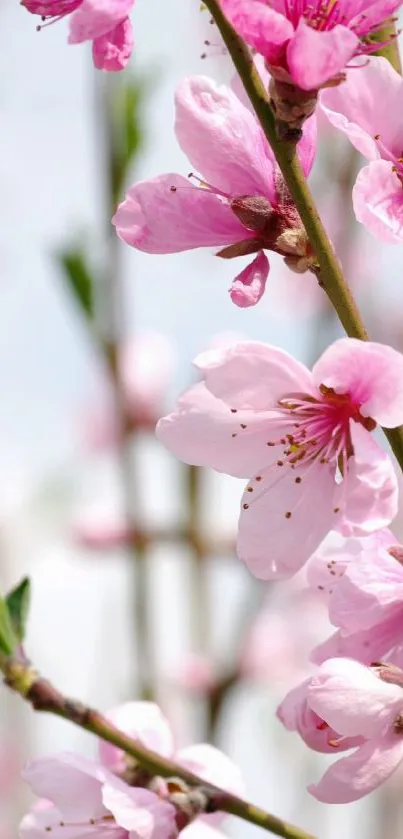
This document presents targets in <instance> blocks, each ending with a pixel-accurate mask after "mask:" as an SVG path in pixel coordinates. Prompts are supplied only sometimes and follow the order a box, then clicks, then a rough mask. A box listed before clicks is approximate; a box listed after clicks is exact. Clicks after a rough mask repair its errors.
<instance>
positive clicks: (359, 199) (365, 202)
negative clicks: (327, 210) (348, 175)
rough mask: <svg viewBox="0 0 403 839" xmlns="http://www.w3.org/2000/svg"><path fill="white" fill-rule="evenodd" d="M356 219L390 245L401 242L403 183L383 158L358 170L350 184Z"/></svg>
mask: <svg viewBox="0 0 403 839" xmlns="http://www.w3.org/2000/svg"><path fill="white" fill-rule="evenodd" d="M353 207H354V213H355V216H356V219H357V221H360V222H361V224H365V227H367V228H368V230H369V231H370V233H372V234H373V235H374V236H376V237H377V239H380V240H381V242H386V243H387V244H391V245H401V244H402V242H403V187H402V184H401V182H400V180H399V178H398V177H397V174H396V173H395V172H394V171H393V166H392V164H391V163H389V162H388V161H386V160H374V161H372V163H370V164H369V166H364V167H363V169H361V172H359V173H358V177H357V180H356V182H355V185H354V187H353Z"/></svg>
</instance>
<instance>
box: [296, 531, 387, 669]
mask: <svg viewBox="0 0 403 839" xmlns="http://www.w3.org/2000/svg"><path fill="white" fill-rule="evenodd" d="M381 533H382V535H383V544H381V543H380V541H378V543H374V541H373V540H371V539H363V540H352V539H350V540H348V541H349V542H350V543H351V542H354V541H357V542H358V544H359V546H360V550H359V552H358V553H357V554H356V555H355V556H354V559H353V561H351V562H350V563H349V564H348V565H347V566H346V567H345V569H344V573H342V574H341V575H340V576H339V575H337V577H336V584H333V586H332V589H331V596H330V598H329V617H330V620H331V622H332V623H333V624H334V626H337V627H338V631H337V632H336V633H335V634H334V635H333V636H332V637H331V638H329V639H328V640H327V641H325V642H324V643H322V644H320V645H319V646H318V647H316V649H315V650H314V651H313V653H312V659H313V660H314V661H315V662H316V663H320V662H322V661H324V660H326V658H329V657H333V656H351V657H352V658H356V659H357V660H358V661H361V662H362V663H364V664H370V663H371V662H372V661H377V660H380V659H385V658H386V657H387V658H388V660H393V661H394V662H400V661H402V654H403V645H402V631H401V627H402V618H403V568H402V565H401V560H402V559H403V547H402V546H398V545H396V540H395V539H394V537H393V535H392V534H391V533H390V531H386V532H385V531H381ZM331 563H332V560H331V561H330V563H329V565H331ZM331 567H332V568H333V567H334V566H331ZM330 573H331V571H330Z"/></svg>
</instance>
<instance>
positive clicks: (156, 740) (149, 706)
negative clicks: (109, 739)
mask: <svg viewBox="0 0 403 839" xmlns="http://www.w3.org/2000/svg"><path fill="white" fill-rule="evenodd" d="M107 717H108V719H110V721H111V722H112V723H113V724H114V725H115V726H116V727H117V728H119V729H120V730H121V731H124V732H125V734H129V735H130V736H131V737H135V738H137V739H138V740H139V741H140V742H141V743H143V744H144V745H145V746H146V747H147V748H149V749H152V750H153V751H156V752H158V753H159V754H162V755H163V756H164V757H169V758H172V759H173V760H175V761H176V763H179V764H180V765H181V766H184V767H186V768H187V769H189V770H190V771H191V772H194V773H195V774H196V775H199V776H200V777H202V778H203V779H204V780H205V781H208V782H210V783H211V784H215V785H216V786H219V787H222V788H223V789H225V790H228V792H233V793H234V794H235V795H242V794H243V792H244V784H243V781H242V777H241V773H240V770H239V769H238V767H237V766H235V764H234V763H233V762H232V760H230V759H229V758H228V757H227V756H226V755H224V754H223V753H222V752H221V751H219V749H216V748H215V747H214V746H210V745H208V744H207V743H198V744H195V745H192V746H187V747H185V748H182V749H179V750H176V749H175V748H174V742H173V736H172V732H171V729H170V726H169V724H168V721H167V720H166V719H165V717H164V716H163V714H162V713H161V711H160V709H159V708H158V706H157V705H155V704H154V703H153V702H127V703H126V704H124V705H120V706H119V707H118V708H115V709H114V710H112V711H110V712H109V713H108V714H107ZM99 756H100V760H101V762H102V763H103V764H104V765H105V766H106V767H107V768H108V769H109V770H111V771H112V772H119V773H122V772H124V769H125V755H124V753H123V752H122V751H121V750H120V749H117V748H115V747H114V746H111V745H110V744H109V743H105V742H104V741H100V744H99ZM220 818H221V816H220V814H217V813H214V814H211V815H205V816H203V819H207V821H212V822H217V820H220Z"/></svg>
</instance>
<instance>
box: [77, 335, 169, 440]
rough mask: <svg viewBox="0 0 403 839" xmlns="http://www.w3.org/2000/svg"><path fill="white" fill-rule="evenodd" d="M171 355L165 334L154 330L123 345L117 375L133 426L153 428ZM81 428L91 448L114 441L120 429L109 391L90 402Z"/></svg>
mask: <svg viewBox="0 0 403 839" xmlns="http://www.w3.org/2000/svg"><path fill="white" fill-rule="evenodd" d="M174 355H175V354H174V350H173V347H172V344H171V342H170V341H169V340H168V338H166V337H165V336H164V335H160V334H158V333H153V332H145V333H140V334H139V335H136V337H135V338H133V339H131V340H130V341H128V342H127V343H125V344H123V345H122V347H121V350H120V375H121V379H122V388H123V394H124V399H125V408H126V412H127V415H128V418H129V419H130V421H131V423H132V425H133V428H154V426H155V424H156V422H157V420H158V418H159V417H160V416H161V414H162V413H163V410H164V406H165V396H166V392H167V389H168V386H169V384H170V380H171V376H172V371H173V367H174ZM99 403H101V404H99ZM84 430H85V439H86V443H87V445H88V447H89V448H90V449H99V448H104V447H108V446H111V445H113V444H114V443H116V441H117V439H118V435H119V429H118V423H117V419H116V414H115V409H114V402H113V399H112V396H111V393H110V392H109V393H105V394H104V395H103V396H102V398H101V399H100V400H99V401H98V403H97V404H95V405H91V407H90V410H88V411H87V415H86V417H85V418H84Z"/></svg>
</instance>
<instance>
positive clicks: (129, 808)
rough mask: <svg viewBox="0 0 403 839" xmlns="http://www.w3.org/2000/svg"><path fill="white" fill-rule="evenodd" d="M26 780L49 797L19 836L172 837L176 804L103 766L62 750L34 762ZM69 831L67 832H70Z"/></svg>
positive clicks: (59, 838)
mask: <svg viewBox="0 0 403 839" xmlns="http://www.w3.org/2000/svg"><path fill="white" fill-rule="evenodd" d="M23 778H24V780H26V781H27V783H29V785H30V786H31V788H32V790H33V792H34V793H35V794H36V795H38V796H39V797H40V798H42V799H45V800H46V801H48V802H50V806H47V805H44V806H40V807H34V808H33V809H32V810H31V812H30V813H29V814H28V815H26V816H25V817H24V818H23V820H22V823H21V825H20V829H19V836H20V839H40V837H42V835H44V834H45V833H48V832H51V833H52V836H53V837H54V839H82V836H83V831H84V832H85V836H88V837H90V836H91V837H94V839H111V837H113V839H173V837H175V836H176V835H177V828H176V823H175V808H174V807H173V806H172V805H171V804H169V802H167V801H163V800H161V799H160V798H159V797H158V796H157V795H155V794H154V793H153V792H150V791H149V790H146V789H143V788H140V787H130V786H128V784H126V783H125V782H124V781H122V780H120V779H119V778H117V777H115V775H113V774H112V773H111V772H108V770H107V769H105V768H104V767H103V766H100V765H98V764H97V763H95V762H94V761H91V760H87V759H86V758H83V757H81V756H79V755H74V754H69V753H67V752H66V753H62V754H59V755H55V756H53V757H48V758H41V759H39V760H34V761H32V762H31V763H29V764H28V765H27V767H26V769H25V770H24V772H23ZM66 829H67V830H68V834H67V833H66Z"/></svg>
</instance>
